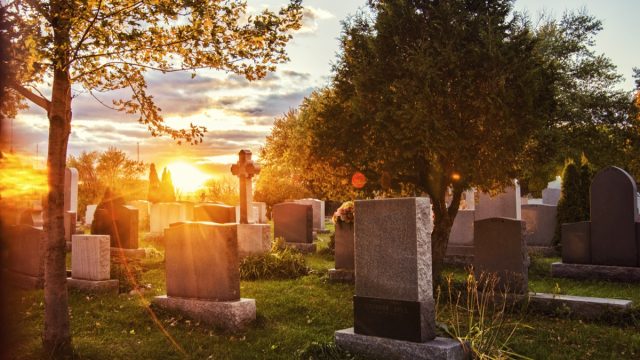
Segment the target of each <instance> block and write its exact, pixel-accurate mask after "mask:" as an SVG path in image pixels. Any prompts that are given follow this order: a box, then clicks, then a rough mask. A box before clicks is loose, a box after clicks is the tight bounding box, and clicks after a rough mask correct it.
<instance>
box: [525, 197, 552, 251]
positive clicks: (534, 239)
mask: <svg viewBox="0 0 640 360" xmlns="http://www.w3.org/2000/svg"><path fill="white" fill-rule="evenodd" d="M557 215H558V208H557V206H553V205H522V220H523V221H524V222H525V225H526V229H525V232H524V238H525V242H526V244H527V245H528V246H544V247H551V246H553V237H554V235H555V229H556V223H557Z"/></svg>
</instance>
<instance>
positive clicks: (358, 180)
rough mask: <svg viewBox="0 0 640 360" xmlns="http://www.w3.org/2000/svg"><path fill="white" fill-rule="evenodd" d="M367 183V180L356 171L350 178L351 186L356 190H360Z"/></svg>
mask: <svg viewBox="0 0 640 360" xmlns="http://www.w3.org/2000/svg"><path fill="white" fill-rule="evenodd" d="M366 183H367V178H366V177H365V176H364V174H363V173H361V172H360V171H356V172H355V173H354V174H353V176H352V177H351V184H352V185H353V187H354V188H356V189H362V188H363V187H364V185H365V184H366Z"/></svg>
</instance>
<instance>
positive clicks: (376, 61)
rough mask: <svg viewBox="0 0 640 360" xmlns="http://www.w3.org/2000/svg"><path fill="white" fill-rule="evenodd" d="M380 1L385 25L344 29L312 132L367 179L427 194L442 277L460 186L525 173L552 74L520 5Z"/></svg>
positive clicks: (363, 23)
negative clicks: (526, 156)
mask: <svg viewBox="0 0 640 360" xmlns="http://www.w3.org/2000/svg"><path fill="white" fill-rule="evenodd" d="M370 7H371V10H372V12H373V14H374V16H375V20H370V19H368V18H365V17H364V16H358V17H355V18H354V19H353V20H351V21H350V22H349V23H347V24H346V26H345V30H344V35H343V37H342V54H341V56H340V58H339V61H338V63H337V65H336V66H335V75H334V78H333V84H332V87H333V90H332V91H329V92H326V93H325V94H324V97H325V99H324V100H323V104H322V109H321V110H320V112H319V114H318V116H315V117H313V119H311V120H310V121H309V125H308V127H307V130H308V131H309V133H310V136H312V137H313V140H312V144H313V146H314V149H315V150H316V151H315V153H316V154H318V156H321V157H322V158H324V159H325V160H327V161H328V162H330V163H331V164H332V165H333V164H335V165H344V164H348V166H349V167H352V168H354V169H357V170H359V171H361V172H363V173H364V174H365V175H366V177H367V179H368V183H367V184H371V186H379V187H382V186H383V185H386V186H389V187H391V188H394V189H401V188H402V187H403V186H406V185H407V184H409V185H411V186H412V187H413V189H414V195H420V194H423V193H426V194H427V195H429V197H430V199H431V203H432V205H433V212H434V215H435V217H434V229H433V233H432V237H431V238H432V250H433V273H434V279H435V280H437V279H438V278H439V274H440V269H441V266H442V261H443V258H444V255H445V250H446V247H447V242H448V239H449V233H450V231H451V227H452V225H453V220H454V218H455V216H456V214H457V211H458V206H459V204H460V199H461V194H462V192H463V191H464V190H465V189H468V188H470V187H477V188H479V189H481V190H496V189H499V188H501V187H502V186H506V185H508V184H509V183H510V181H511V179H513V178H514V177H515V176H516V175H517V174H518V173H519V170H520V168H519V165H520V164H521V163H522V161H521V159H520V157H521V156H522V153H523V151H524V149H525V148H526V147H527V146H528V145H529V144H530V141H531V138H532V136H533V134H534V133H535V131H536V130H537V129H539V128H541V127H543V126H545V125H546V124H547V121H548V120H549V116H548V112H549V109H552V108H553V94H554V93H553V89H552V87H551V85H552V84H551V80H552V76H551V75H552V74H550V73H549V71H548V69H547V67H546V66H545V63H544V59H543V58H542V57H541V56H540V54H539V53H537V52H536V41H535V39H534V36H533V34H532V33H531V32H530V31H529V30H528V29H527V24H526V23H525V22H524V20H523V19H522V18H521V17H519V16H517V15H513V14H512V13H511V1H508V0H495V1H465V0H449V1H404V0H395V1H382V0H381V1H370ZM320 144H322V145H320ZM321 146H322V148H323V151H319V149H320V148H321ZM449 189H451V191H452V198H451V201H450V202H448V199H447V198H446V196H447V193H448V191H449Z"/></svg>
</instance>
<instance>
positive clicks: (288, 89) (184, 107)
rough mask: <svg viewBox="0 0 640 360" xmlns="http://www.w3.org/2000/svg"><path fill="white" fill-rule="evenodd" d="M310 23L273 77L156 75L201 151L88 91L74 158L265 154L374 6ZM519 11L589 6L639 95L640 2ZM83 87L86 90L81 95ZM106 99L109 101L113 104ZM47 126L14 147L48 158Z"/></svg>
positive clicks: (76, 106) (154, 86) (171, 118)
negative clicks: (155, 132) (276, 126)
mask: <svg viewBox="0 0 640 360" xmlns="http://www.w3.org/2000/svg"><path fill="white" fill-rule="evenodd" d="M285 3H286V1H285V0H268V1H257V0H248V4H249V6H250V7H251V8H253V9H260V8H261V7H263V6H268V7H270V8H275V7H278V6H281V5H283V4H285ZM303 3H304V5H305V7H306V10H305V20H304V25H303V28H302V29H301V30H300V31H299V32H298V33H296V35H295V36H294V38H293V40H292V41H291V43H290V44H289V46H288V53H289V56H290V58H291V62H290V63H288V64H285V65H282V66H280V67H279V69H278V71H277V72H276V73H274V74H270V75H269V76H267V78H265V79H263V80H261V81H256V82H252V83H250V82H248V81H246V80H244V79H243V78H241V77H239V76H236V75H230V74H225V73H219V72H218V73H216V72H201V73H199V76H197V77H196V78H195V79H191V78H190V76H189V75H188V74H176V73H173V74H166V75H160V74H152V75H150V76H149V78H148V79H149V81H148V83H149V91H148V92H149V93H150V94H153V95H154V98H155V99H156V102H157V104H158V105H159V106H160V107H161V108H162V110H163V114H164V117H165V119H166V120H167V122H168V123H169V124H170V125H172V126H177V127H180V126H182V125H181V124H185V125H186V124H189V122H193V123H195V124H199V125H204V126H206V127H207V128H208V133H207V134H206V137H205V139H204V142H203V144H201V145H198V146H189V145H182V146H178V145H175V144H174V143H173V142H172V141H171V140H170V139H167V138H155V139H154V138H152V137H151V136H150V135H149V134H148V133H147V130H146V128H145V127H144V126H142V125H140V124H138V123H137V122H136V121H135V119H134V118H133V117H129V116H127V115H125V114H122V113H119V112H116V111H113V110H109V109H107V108H105V107H103V106H102V105H100V104H99V103H98V102H96V101H95V100H94V99H93V98H91V97H90V96H88V95H84V94H80V93H76V97H75V98H74V100H73V105H72V106H73V122H72V128H73V130H72V134H71V137H70V141H69V153H70V154H73V155H77V154H79V153H80V152H81V151H83V150H87V151H89V150H104V149H106V148H108V147H109V146H116V147H118V148H120V149H122V150H124V151H126V152H127V153H128V154H129V155H130V157H131V158H133V159H136V157H137V154H136V147H137V143H138V142H139V144H140V160H143V161H145V162H155V163H156V164H157V165H158V166H159V167H160V168H161V167H162V166H164V165H166V164H168V163H171V162H177V161H180V162H182V163H187V164H195V165H197V166H198V168H199V169H200V170H202V171H204V172H207V173H210V172H212V171H213V170H214V169H228V166H224V167H222V166H219V165H216V164H220V163H231V162H234V161H235V160H236V159H237V155H236V154H237V152H238V151H239V150H240V149H243V148H246V149H251V150H252V151H253V152H254V154H257V152H258V150H259V148H260V146H261V145H262V144H263V143H264V140H265V137H266V135H267V134H268V133H269V131H270V127H271V126H272V124H273V120H274V118H275V117H278V116H280V115H282V114H283V113H284V112H286V111H287V110H288V109H289V108H295V107H297V106H298V105H299V104H300V102H301V101H302V99H303V98H304V97H305V96H306V95H308V94H310V93H311V91H313V89H316V88H319V87H322V86H324V85H326V84H327V83H328V81H329V77H330V75H331V64H332V63H333V62H334V61H335V58H336V54H337V51H338V37H339V36H340V31H341V25H340V22H341V21H342V20H344V19H345V18H347V16H349V15H350V14H354V13H356V11H357V10H358V8H361V7H364V6H365V4H366V0H339V1H337V0H304V1H303ZM515 6H516V9H517V10H527V11H528V13H529V15H531V16H532V18H534V19H535V18H537V15H538V14H539V13H540V12H541V11H542V10H545V11H547V12H549V13H551V14H552V15H555V16H556V17H559V16H560V15H561V14H562V13H563V12H564V11H565V10H566V9H569V10H573V9H580V8H582V7H584V8H586V9H587V11H588V12H589V13H590V14H592V15H594V16H596V17H597V18H599V19H601V20H602V21H603V23H604V30H603V31H602V32H601V33H600V35H599V36H598V37H597V38H596V49H597V51H598V52H600V53H605V54H606V55H607V56H608V57H610V58H611V59H612V60H613V62H614V63H615V64H616V65H617V66H618V72H619V73H621V74H623V75H624V76H625V78H626V81H625V82H624V83H623V84H622V85H621V87H622V89H624V90H632V89H633V81H632V78H631V74H632V68H633V67H634V66H636V67H640V47H639V46H638V42H639V39H640V27H638V25H637V18H636V17H637V15H638V14H640V1H637V0H610V1H602V0H593V1H584V0H582V1H580V0H567V1H562V0H555V1H554V0H517V1H516V4H515ZM75 90H80V89H75ZM103 100H106V101H107V102H110V100H111V98H109V97H105V98H103ZM47 131H48V122H47V119H46V116H45V114H44V112H43V111H42V110H40V109H37V108H35V107H31V108H30V109H29V110H26V111H24V112H23V113H21V114H20V115H19V116H18V118H17V119H16V120H15V121H14V137H13V139H14V140H13V142H14V143H13V147H14V149H15V150H16V151H19V152H22V153H26V154H30V155H36V148H38V150H39V155H40V160H41V161H44V156H43V155H44V154H45V153H46V146H47V142H46V139H47Z"/></svg>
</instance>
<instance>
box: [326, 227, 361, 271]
mask: <svg viewBox="0 0 640 360" xmlns="http://www.w3.org/2000/svg"><path fill="white" fill-rule="evenodd" d="M334 236H335V249H334V250H335V256H334V257H335V262H336V267H335V268H334V269H329V279H331V280H336V281H353V274H354V271H355V265H354V262H355V260H354V250H355V239H354V237H355V232H354V223H352V222H344V221H338V222H337V223H336V224H335V235H334Z"/></svg>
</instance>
